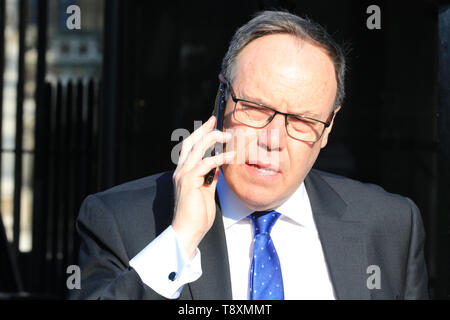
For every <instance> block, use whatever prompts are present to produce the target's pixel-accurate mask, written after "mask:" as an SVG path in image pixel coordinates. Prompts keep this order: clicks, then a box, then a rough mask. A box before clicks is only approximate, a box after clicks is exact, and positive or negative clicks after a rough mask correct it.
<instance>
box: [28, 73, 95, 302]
mask: <svg viewBox="0 0 450 320" xmlns="http://www.w3.org/2000/svg"><path fill="white" fill-rule="evenodd" d="M45 92H46V94H45V96H46V99H44V101H45V100H46V103H45V104H44V105H43V106H42V108H45V111H44V110H41V113H42V115H43V116H42V118H41V121H44V122H45V124H48V126H42V125H39V126H38V127H39V128H41V130H43V131H44V132H40V133H39V134H37V136H39V137H40V138H41V139H43V140H42V141H41V142H40V145H41V148H40V149H37V150H36V152H39V153H40V155H39V163H37V165H36V166H35V171H36V181H35V183H36V184H35V185H36V186H37V185H39V186H40V188H44V189H45V191H44V190H41V191H40V192H39V195H38V194H35V197H34V212H33V219H34V230H33V251H34V255H33V264H34V265H35V267H34V268H33V270H31V274H30V276H31V279H33V289H34V290H37V291H42V292H43V293H45V294H51V295H55V296H57V297H62V296H63V295H64V290H65V289H66V280H65V279H66V277H67V275H66V269H67V267H68V266H69V265H72V264H76V263H77V256H78V247H79V243H78V238H77V235H76V230H75V219H76V217H77V214H78V210H79V208H80V205H81V202H82V200H83V199H84V198H85V197H86V196H87V195H88V194H90V193H93V192H96V191H98V190H99V189H100V175H99V172H100V170H99V169H100V168H99V166H100V152H99V150H100V149H101V148H100V139H101V136H100V126H101V121H100V119H101V117H100V108H99V106H100V98H101V95H100V92H101V85H100V81H98V80H94V79H90V80H76V81H67V82H62V81H58V82H56V83H52V84H50V83H47V84H46V90H45Z"/></svg>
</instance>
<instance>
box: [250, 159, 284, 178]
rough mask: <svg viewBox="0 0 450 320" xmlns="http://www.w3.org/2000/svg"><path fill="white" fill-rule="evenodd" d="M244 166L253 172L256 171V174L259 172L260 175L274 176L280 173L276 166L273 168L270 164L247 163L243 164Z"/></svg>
mask: <svg viewBox="0 0 450 320" xmlns="http://www.w3.org/2000/svg"><path fill="white" fill-rule="evenodd" d="M245 164H246V165H247V166H249V167H251V168H253V169H255V170H257V171H258V172H260V173H261V174H264V175H275V174H278V173H281V171H280V169H279V168H278V167H277V166H274V165H272V164H270V163H261V162H258V163H249V162H245Z"/></svg>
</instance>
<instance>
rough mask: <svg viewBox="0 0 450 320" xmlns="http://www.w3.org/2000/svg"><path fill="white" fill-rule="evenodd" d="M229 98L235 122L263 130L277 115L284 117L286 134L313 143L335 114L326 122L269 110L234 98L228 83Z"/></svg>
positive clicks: (258, 104) (261, 105) (257, 104)
mask: <svg viewBox="0 0 450 320" xmlns="http://www.w3.org/2000/svg"><path fill="white" fill-rule="evenodd" d="M227 86H228V88H230V93H231V98H232V99H233V101H234V103H235V105H234V110H233V117H234V119H235V120H236V121H238V122H240V123H242V124H244V125H246V126H249V127H253V128H264V127H265V126H267V125H268V124H269V123H270V122H271V121H272V120H273V119H274V118H275V116H276V115H277V114H281V115H283V116H284V119H285V125H286V132H287V134H288V135H289V136H290V137H291V138H294V139H296V140H300V141H304V142H309V143H315V142H317V141H318V140H319V139H320V138H321V137H322V135H323V133H324V132H325V129H326V128H328V127H329V126H330V124H331V121H332V120H333V117H334V115H335V112H332V113H331V114H330V116H329V117H328V120H327V121H326V122H324V121H321V120H317V119H314V118H310V117H308V116H304V115H301V114H292V113H284V112H280V111H277V110H275V109H272V108H269V107H267V106H265V105H263V104H261V103H257V102H253V101H249V100H247V99H240V98H236V96H235V94H234V91H233V88H232V87H231V84H230V82H229V81H227Z"/></svg>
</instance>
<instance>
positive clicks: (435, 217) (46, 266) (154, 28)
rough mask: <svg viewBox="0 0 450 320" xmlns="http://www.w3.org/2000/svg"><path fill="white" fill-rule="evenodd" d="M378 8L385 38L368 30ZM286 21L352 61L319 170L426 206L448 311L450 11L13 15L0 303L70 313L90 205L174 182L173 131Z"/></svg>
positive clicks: (305, 8) (142, 10)
mask: <svg viewBox="0 0 450 320" xmlns="http://www.w3.org/2000/svg"><path fill="white" fill-rule="evenodd" d="M373 4H375V5H378V6H379V7H380V9H381V29H375V30H370V29H368V28H367V25H366V21H367V19H368V18H369V16H370V14H368V13H366V10H367V8H368V7H369V6H370V5H373ZM71 5H77V6H78V7H79V8H80V22H81V24H80V28H79V29H70V28H68V25H67V20H68V19H69V18H70V17H71V15H72V13H70V12H69V13H68V12H67V8H68V7H69V6H71ZM282 8H283V9H287V10H289V11H290V12H293V13H296V14H299V15H301V16H306V17H309V18H311V19H312V20H314V21H316V22H318V23H320V24H322V25H324V26H325V27H326V28H327V30H328V31H329V32H330V33H331V34H332V35H333V36H334V37H335V38H336V39H337V40H338V41H339V42H340V43H344V44H345V45H346V48H347V49H348V64H349V72H348V76H347V80H346V93H347V97H346V99H345V101H344V104H343V109H342V110H341V111H340V112H339V113H338V115H337V118H336V119H335V125H334V128H333V132H332V134H331V137H330V140H329V143H328V145H327V147H326V148H325V150H324V151H323V152H322V153H321V155H320V156H319V159H318V161H317V163H316V165H315V167H317V168H318V169H322V170H326V171H330V172H334V173H337V174H342V175H345V176H347V177H350V178H354V179H357V180H361V181H364V182H370V183H375V184H379V185H381V186H382V187H383V188H385V189H386V190H387V191H389V192H393V193H399V194H401V195H404V196H407V197H410V198H411V199H412V200H414V202H415V203H416V204H417V205H418V207H419V208H420V210H421V213H422V217H423V221H424V224H425V228H426V232H427V242H426V251H425V253H426V259H427V265H428V271H429V276H430V293H431V297H432V298H434V299H449V298H450V277H449V273H450V219H449V213H450V51H449V50H450V49H449V42H450V6H449V4H448V2H447V1H433V0H417V1H388V0H385V1H378V0H374V1H365V0H362V1H361V0H353V1H351V0H342V1H334V0H329V1H325V0H314V1H312V0H303V1H301V0H297V1H295V0H284V1H282V0H279V1H275V0H272V1H269V0H259V1H258V0H248V1H245V2H244V1H237V0H229V1H206V0H202V1H145V0H128V1H125V0H0V134H1V137H0V151H1V154H0V200H1V202H0V210H1V215H0V217H1V219H0V299H29V298H37V299H64V298H65V296H66V294H67V287H66V279H67V277H68V276H69V274H67V273H66V270H67V267H68V266H69V265H74V264H75V265H76V264H77V256H78V247H79V239H78V237H77V235H76V230H75V219H76V216H77V215H78V210H79V208H80V205H81V202H82V201H83V199H84V198H85V197H86V196H87V195H89V194H91V193H95V192H98V191H102V190H105V189H107V188H109V187H112V186H114V185H117V184H120V183H123V182H126V181H130V180H133V179H136V178H140V177H144V176H147V175H151V174H154V173H158V172H161V171H166V170H171V169H174V168H175V165H174V164H173V163H172V161H171V151H172V148H173V147H174V146H175V145H176V144H177V143H178V142H179V141H171V135H172V132H173V131H174V130H175V129H177V128H185V129H187V130H189V132H192V131H193V129H194V121H196V120H197V121H206V120H207V119H208V117H209V115H210V114H211V111H212V107H213V102H214V98H215V94H216V90H217V86H218V79H217V75H218V72H219V71H220V64H221V60H222V58H223V55H224V54H225V51H226V49H227V46H228V43H229V41H230V39H231V36H232V35H233V33H234V31H235V30H236V29H237V28H238V27H239V26H241V25H242V24H244V23H245V22H247V21H248V20H249V19H250V18H251V16H252V15H253V14H254V13H255V12H257V11H260V10H263V9H282ZM392 237H395V234H393V235H392Z"/></svg>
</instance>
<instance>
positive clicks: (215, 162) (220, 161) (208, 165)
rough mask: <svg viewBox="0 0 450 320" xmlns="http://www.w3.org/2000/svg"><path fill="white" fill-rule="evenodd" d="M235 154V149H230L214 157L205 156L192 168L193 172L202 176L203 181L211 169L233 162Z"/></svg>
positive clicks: (197, 176) (199, 176)
mask: <svg viewBox="0 0 450 320" xmlns="http://www.w3.org/2000/svg"><path fill="white" fill-rule="evenodd" d="M235 156H236V152H235V151H229V152H225V153H221V154H219V155H217V156H214V157H207V158H204V159H203V160H201V161H200V162H199V163H198V164H197V165H196V166H195V167H194V168H193V169H192V170H191V174H192V175H193V176H195V178H201V180H202V181H203V178H204V176H205V175H206V174H207V173H208V172H209V171H211V169H213V168H218V167H220V166H222V165H224V164H230V163H233V161H234V158H235Z"/></svg>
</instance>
